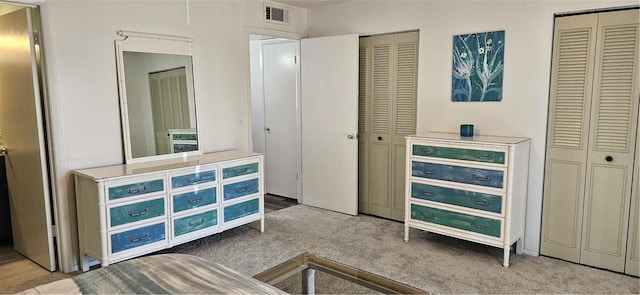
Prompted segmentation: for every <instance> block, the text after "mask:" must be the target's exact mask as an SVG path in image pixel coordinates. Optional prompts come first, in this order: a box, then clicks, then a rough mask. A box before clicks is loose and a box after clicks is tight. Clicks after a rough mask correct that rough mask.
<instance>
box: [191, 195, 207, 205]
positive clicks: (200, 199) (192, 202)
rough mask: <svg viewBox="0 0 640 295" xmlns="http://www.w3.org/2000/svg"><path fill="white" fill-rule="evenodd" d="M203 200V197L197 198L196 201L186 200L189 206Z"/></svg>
mask: <svg viewBox="0 0 640 295" xmlns="http://www.w3.org/2000/svg"><path fill="white" fill-rule="evenodd" d="M203 200H204V196H200V197H199V198H197V199H188V200H187V203H189V204H195V203H199V202H202V201H203Z"/></svg>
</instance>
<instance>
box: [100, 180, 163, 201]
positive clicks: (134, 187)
mask: <svg viewBox="0 0 640 295" xmlns="http://www.w3.org/2000/svg"><path fill="white" fill-rule="evenodd" d="M162 191H164V178H158V179H149V180H142V181H138V182H133V183H127V184H111V185H109V186H108V187H107V192H108V193H107V194H108V198H109V200H117V199H123V198H128V197H134V196H141V195H145V194H150V193H156V192H162Z"/></svg>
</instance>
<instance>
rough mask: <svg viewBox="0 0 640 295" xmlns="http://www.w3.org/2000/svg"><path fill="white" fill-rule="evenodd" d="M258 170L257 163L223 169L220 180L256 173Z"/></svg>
mask: <svg viewBox="0 0 640 295" xmlns="http://www.w3.org/2000/svg"><path fill="white" fill-rule="evenodd" d="M258 168H259V166H258V163H251V164H246V165H240V166H234V167H228V168H223V169H222V179H227V178H231V177H236V176H241V175H247V174H252V173H257V172H258Z"/></svg>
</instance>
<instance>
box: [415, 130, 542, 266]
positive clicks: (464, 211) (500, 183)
mask: <svg viewBox="0 0 640 295" xmlns="http://www.w3.org/2000/svg"><path fill="white" fill-rule="evenodd" d="M530 142H531V141H530V139H529V138H519V137H503V136H474V137H468V138H467V137H460V136H459V135H458V134H454V133H439V132H429V133H425V134H420V135H416V136H409V137H407V164H406V169H407V170H406V190H405V191H406V196H405V208H406V209H405V238H404V239H405V241H409V229H410V228H417V229H421V230H425V231H429V232H434V233H438V234H443V235H448V236H452V237H456V238H460V239H465V240H469V241H473V242H477V243H482V244H486V245H491V246H495V247H499V248H503V250H504V257H503V265H504V266H505V267H507V266H509V254H510V249H511V245H513V244H514V243H516V253H518V254H522V253H523V249H524V243H523V239H524V226H525V211H526V196H527V178H528V164H529V147H530Z"/></svg>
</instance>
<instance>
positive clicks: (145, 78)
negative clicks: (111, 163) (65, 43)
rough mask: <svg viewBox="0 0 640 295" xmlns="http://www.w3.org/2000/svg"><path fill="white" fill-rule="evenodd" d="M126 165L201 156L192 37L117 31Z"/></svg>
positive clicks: (117, 57) (117, 56)
mask: <svg viewBox="0 0 640 295" xmlns="http://www.w3.org/2000/svg"><path fill="white" fill-rule="evenodd" d="M117 34H118V35H120V36H122V37H124V39H122V40H116V41H115V45H116V64H117V69H118V86H119V93H120V114H121V119H122V135H123V141H124V152H125V162H126V163H128V164H129V163H140V162H146V161H153V160H161V159H170V158H178V157H184V156H187V155H195V154H202V151H201V150H200V143H199V141H198V129H197V127H196V124H197V121H198V120H197V118H196V113H197V111H196V109H197V108H196V102H197V100H196V98H195V94H194V83H193V81H194V77H193V58H192V56H191V43H192V42H193V40H192V39H191V38H190V37H183V36H175V35H163V34H154V33H142V32H132V31H117Z"/></svg>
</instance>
